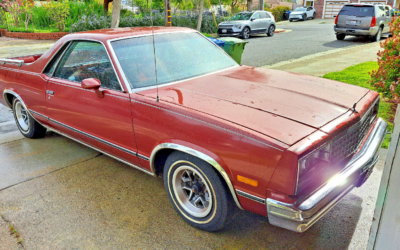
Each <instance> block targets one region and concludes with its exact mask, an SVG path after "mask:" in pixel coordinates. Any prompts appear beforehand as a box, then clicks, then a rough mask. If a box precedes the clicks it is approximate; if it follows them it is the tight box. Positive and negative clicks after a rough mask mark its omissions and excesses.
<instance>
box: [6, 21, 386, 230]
mask: <svg viewBox="0 0 400 250" xmlns="http://www.w3.org/2000/svg"><path fill="white" fill-rule="evenodd" d="M0 91H1V92H2V93H3V98H2V99H1V98H0V101H1V103H2V104H4V105H6V106H8V107H10V108H11V109H12V110H13V113H14V116H15V120H16V123H17V125H18V127H19V129H20V131H21V133H22V134H23V135H24V136H26V137H28V138H40V137H44V135H45V133H46V131H47V130H52V131H54V132H56V133H59V134H61V135H63V136H66V137H68V138H71V139H73V140H75V141H78V142H80V143H82V144H84V145H87V146H88V147H91V148H93V149H95V150H98V151H100V152H102V153H104V154H106V155H108V156H110V157H113V158H115V159H117V160H119V161H121V162H123V163H125V164H127V165H129V166H132V167H134V168H137V169H139V170H141V171H143V172H145V173H148V174H150V175H153V176H159V177H162V178H163V179H164V183H165V189H166V191H167V194H168V196H169V199H170V201H171V203H172V206H174V208H175V209H176V211H177V212H178V213H179V215H180V216H181V217H182V218H183V219H184V220H185V221H186V222H187V223H189V224H191V225H193V226H195V227H197V228H200V229H202V230H207V231H216V230H219V229H221V228H223V226H224V225H226V224H228V223H229V222H230V221H231V219H232V218H233V214H234V213H235V212H236V210H237V208H239V209H245V210H249V211H252V212H254V213H257V214H260V215H263V216H268V218H269V222H270V223H271V224H272V225H275V226H278V227H283V228H286V229H289V230H293V231H296V232H304V231H306V230H307V229H308V228H309V227H310V226H311V225H312V224H313V223H315V222H316V221H318V219H320V218H321V217H322V216H323V215H324V214H325V213H327V212H328V211H329V209H331V208H332V207H333V206H334V205H335V204H337V203H338V202H339V201H340V200H341V199H342V198H343V197H344V196H345V195H346V194H347V193H348V192H350V191H351V190H352V188H354V187H359V186H361V185H362V184H363V183H364V182H365V180H366V179H367V178H368V176H369V175H370V173H371V171H372V169H373V167H374V165H375V163H376V161H377V159H378V156H379V148H380V145H381V143H382V141H383V138H384V136H385V133H386V126H387V124H386V123H385V122H384V121H383V120H381V119H379V118H377V112H378V105H379V95H378V93H376V92H374V91H370V90H367V89H364V88H360V87H357V86H353V85H348V84H344V83H340V82H335V81H330V80H326V79H321V78H317V77H312V76H306V75H300V74H293V73H287V72H282V71H277V70H270V69H262V68H254V67H248V66H240V65H238V64H237V63H236V62H235V61H234V60H233V59H232V58H230V57H229V56H228V55H227V54H225V52H224V51H223V50H221V49H220V48H219V47H217V46H216V45H214V44H213V43H212V42H210V41H209V40H208V39H206V38H205V37H203V36H202V35H201V34H200V33H198V32H196V31H194V30H191V29H186V28H164V27H156V28H154V30H153V31H152V29H151V28H123V29H108V30H98V31H90V32H83V33H75V34H70V35H67V36H65V37H63V38H62V39H60V40H59V41H58V42H57V43H56V44H55V45H54V46H53V47H52V48H51V49H50V50H49V51H47V52H46V53H45V54H43V55H33V56H25V57H19V58H10V59H0Z"/></svg>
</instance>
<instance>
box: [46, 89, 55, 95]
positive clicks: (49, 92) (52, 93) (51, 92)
mask: <svg viewBox="0 0 400 250" xmlns="http://www.w3.org/2000/svg"><path fill="white" fill-rule="evenodd" d="M46 93H47V94H50V95H54V91H51V90H46Z"/></svg>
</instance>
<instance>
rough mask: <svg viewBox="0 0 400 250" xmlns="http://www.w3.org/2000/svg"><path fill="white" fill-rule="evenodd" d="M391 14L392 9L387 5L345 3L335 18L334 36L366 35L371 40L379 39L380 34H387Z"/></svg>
mask: <svg viewBox="0 0 400 250" xmlns="http://www.w3.org/2000/svg"><path fill="white" fill-rule="evenodd" d="M392 16H394V12H393V9H392V7H390V6H388V5H372V4H346V5H345V6H343V8H342V9H341V10H340V12H339V14H338V15H337V16H336V19H335V27H334V29H335V33H336V38H337V39H338V40H343V39H344V38H345V37H346V36H367V37H369V38H370V39H371V41H372V42H375V41H379V40H381V37H382V34H385V33H388V34H389V32H390V31H389V23H390V21H391V20H392Z"/></svg>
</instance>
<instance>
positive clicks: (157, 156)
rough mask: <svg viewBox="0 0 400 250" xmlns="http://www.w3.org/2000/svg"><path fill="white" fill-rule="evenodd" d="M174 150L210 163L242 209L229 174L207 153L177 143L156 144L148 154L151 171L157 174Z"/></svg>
mask: <svg viewBox="0 0 400 250" xmlns="http://www.w3.org/2000/svg"><path fill="white" fill-rule="evenodd" d="M175 151H180V152H183V153H186V154H189V155H192V156H194V157H196V158H199V159H201V160H203V161H205V162H207V163H208V164H210V165H211V166H212V167H213V168H214V169H215V170H216V171H217V173H218V174H219V175H220V177H222V179H223V180H224V181H225V183H226V185H227V186H228V188H229V191H230V193H231V195H232V198H233V200H234V201H235V203H236V205H237V206H238V207H239V208H240V209H242V210H243V208H242V206H241V205H240V202H239V199H238V197H237V195H236V192H235V189H234V187H233V184H232V182H231V180H230V178H229V175H228V174H227V173H226V171H225V170H224V169H223V168H222V167H221V165H220V164H219V163H218V162H217V161H216V160H214V158H212V157H210V156H209V155H207V154H204V153H202V152H200V151H198V150H196V149H193V148H190V147H187V146H183V145H179V144H176V143H161V144H159V145H158V146H156V147H155V148H154V149H153V151H152V152H151V156H150V168H151V171H152V172H153V174H154V175H155V176H157V175H158V174H159V173H160V172H161V171H162V169H163V168H164V163H165V161H166V159H167V157H168V155H170V154H171V153H173V152H175Z"/></svg>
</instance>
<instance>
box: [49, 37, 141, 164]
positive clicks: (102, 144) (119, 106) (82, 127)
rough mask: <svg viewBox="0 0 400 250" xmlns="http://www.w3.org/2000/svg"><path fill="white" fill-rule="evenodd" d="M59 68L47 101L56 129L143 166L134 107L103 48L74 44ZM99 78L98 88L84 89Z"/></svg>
mask: <svg viewBox="0 0 400 250" xmlns="http://www.w3.org/2000/svg"><path fill="white" fill-rule="evenodd" d="M60 58H61V59H60V60H58V61H59V62H56V66H54V73H52V77H51V78H50V79H49V81H48V83H47V90H46V100H47V109H48V112H47V114H48V116H49V120H50V123H51V126H52V127H53V128H55V129H56V130H58V131H59V132H62V133H64V134H66V135H68V136H70V137H73V138H75V139H77V140H79V141H81V142H84V143H86V144H89V145H90V146H92V147H95V148H96V149H99V150H101V151H103V152H105V153H108V154H111V155H113V156H114V157H117V158H119V159H123V160H125V161H128V162H130V163H132V164H134V165H140V163H139V159H138V157H137V147H136V143H135V137H134V132H133V127H132V115H131V104H130V97H129V94H128V93H126V92H125V91H124V89H123V87H122V85H121V83H120V81H119V79H118V77H117V75H116V73H115V70H114V67H113V65H112V62H111V61H110V58H109V56H108V53H107V51H106V49H105V47H104V45H103V44H102V43H99V42H94V41H73V42H71V43H70V45H69V47H68V48H67V49H66V50H65V52H64V53H63V55H62V57H60ZM88 78H95V79H98V80H99V81H100V83H101V87H100V88H99V89H98V90H99V91H101V92H102V93H103V97H99V96H98V95H97V94H96V92H95V90H92V89H84V88H82V86H81V82H82V81H83V80H84V79H88Z"/></svg>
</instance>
